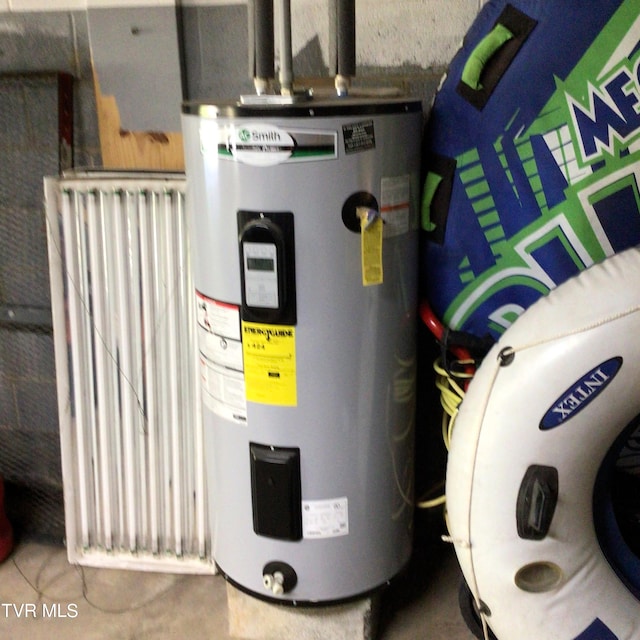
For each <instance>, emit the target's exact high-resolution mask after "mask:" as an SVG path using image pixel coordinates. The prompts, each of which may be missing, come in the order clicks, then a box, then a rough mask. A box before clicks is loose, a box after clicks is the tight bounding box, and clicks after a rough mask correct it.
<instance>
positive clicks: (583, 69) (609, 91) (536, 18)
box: [421, 0, 640, 338]
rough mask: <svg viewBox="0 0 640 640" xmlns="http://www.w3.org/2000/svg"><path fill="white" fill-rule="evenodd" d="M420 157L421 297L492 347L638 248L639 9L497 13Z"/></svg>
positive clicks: (465, 49) (453, 75) (531, 8)
mask: <svg viewBox="0 0 640 640" xmlns="http://www.w3.org/2000/svg"><path fill="white" fill-rule="evenodd" d="M424 154H425V167H426V176H425V186H424V193H423V204H422V228H423V251H422V258H421V260H422V263H421V268H422V281H423V286H424V292H423V293H424V295H425V296H426V298H427V299H428V301H429V303H430V305H431V307H432V309H433V310H434V312H435V313H436V315H437V316H439V317H440V318H441V319H442V321H443V322H444V324H445V325H447V326H448V327H450V328H451V329H455V330H460V331H466V332H468V333H470V334H472V335H475V336H479V337H484V336H486V335H487V334H489V335H491V336H492V337H494V338H496V337H498V336H499V335H500V334H501V333H502V332H503V331H504V330H505V329H506V328H507V327H508V326H509V325H510V324H511V323H512V322H513V321H514V320H515V319H516V318H517V317H518V315H519V314H520V313H521V312H522V311H523V310H524V309H526V308H527V307H528V306H530V305H531V304H532V303H533V302H534V301H535V300H536V299H537V298H539V297H540V296H542V295H544V294H546V293H548V292H549V291H550V290H551V289H553V288H554V287H556V286H557V285H558V284H560V283H561V282H562V281H564V280H566V279H567V278H569V277H570V276H572V275H574V274H576V273H578V272H579V271H581V270H583V269H585V268H587V267H588V266H590V265H592V264H594V263H596V262H600V261H602V260H603V259H605V258H606V257H608V256H610V255H612V254H614V253H617V252H619V251H621V250H623V249H626V248H628V247H630V246H634V245H636V244H639V243H640V186H639V183H640V2H638V0H623V1H621V0H598V2H584V0H511V2H504V0H490V1H489V2H488V3H487V4H486V5H485V6H484V8H483V9H482V11H481V12H480V14H479V15H478V17H477V19H476V20H475V22H474V24H473V25H472V27H471V29H470V31H469V32H468V34H467V36H466V38H465V41H464V44H463V46H462V48H461V50H460V51H459V52H458V53H457V55H456V56H455V58H454V59H453V61H452V63H451V65H450V68H449V71H448V73H447V77H446V79H445V81H444V82H443V85H442V87H441V89H440V90H439V92H438V94H437V96H436V99H435V102H434V105H433V109H432V111H431V113H430V117H429V122H428V125H427V130H426V134H425V151H424Z"/></svg>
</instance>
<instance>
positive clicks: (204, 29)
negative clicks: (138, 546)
mask: <svg viewBox="0 0 640 640" xmlns="http://www.w3.org/2000/svg"><path fill="white" fill-rule="evenodd" d="M481 4H482V2H481V0H446V2H445V1H443V0H357V1H356V13H357V33H356V41H357V54H356V63H357V82H362V83H364V84H386V85H388V84H396V85H400V86H402V87H404V88H405V90H407V91H408V92H409V93H411V94H412V95H415V96H419V97H421V98H422V100H423V102H424V105H425V108H428V105H429V104H430V103H431V100H432V98H433V95H434V92H435V90H436V87H437V85H438V83H439V81H440V78H441V76H442V74H443V72H444V70H445V68H446V65H447V63H448V61H449V60H450V59H451V58H452V56H453V55H454V53H455V52H456V50H457V48H458V46H459V44H460V43H461V41H462V38H463V36H464V33H465V32H466V30H467V29H468V27H469V25H470V24H471V22H472V20H473V19H474V17H475V15H476V14H477V12H478V10H479V9H480V7H481ZM291 5H292V35H293V54H294V74H295V76H296V77H300V78H311V77H318V76H320V77H325V76H326V77H327V78H328V73H329V69H330V68H331V67H332V56H333V54H332V49H333V43H332V31H331V29H330V27H329V16H330V11H329V3H328V0H293V1H292V2H291ZM125 9H126V12H125ZM127 12H128V13H127ZM96 16H99V17H100V18H99V19H100V20H107V21H108V20H110V18H111V17H112V18H113V20H114V21H115V20H117V21H119V22H120V23H123V21H125V22H126V21H127V20H129V19H130V20H131V25H130V26H129V25H126V24H125V28H124V29H123V30H122V33H123V34H124V35H123V36H122V38H123V39H122V41H116V42H113V43H112V46H113V49H114V50H115V51H118V50H119V49H120V50H121V53H122V55H120V57H119V59H118V60H117V64H115V65H114V68H112V69H109V68H98V69H97V72H98V75H99V76H100V81H101V85H102V88H103V89H104V88H105V87H107V88H112V89H113V91H114V93H115V94H116V95H115V98H116V101H117V103H118V105H119V106H120V107H121V108H122V111H123V113H130V114H133V115H131V116H130V120H131V121H130V122H127V123H126V124H127V128H130V129H136V128H137V127H139V128H142V129H145V128H147V122H146V121H145V119H144V118H143V117H141V118H139V122H136V115H135V114H141V115H145V114H146V109H145V100H146V101H147V103H146V104H150V102H149V101H153V102H154V103H159V104H161V105H163V108H164V111H163V110H162V109H161V110H160V116H159V120H160V121H159V122H158V123H154V124H156V125H157V126H155V128H156V129H160V130H163V118H164V124H166V128H165V129H164V130H172V129H173V128H174V126H175V124H174V123H175V122H176V114H177V112H178V111H179V104H176V103H177V101H178V100H177V99H176V98H175V78H174V79H171V81H169V79H168V78H166V77H164V75H163V73H162V70H161V69H160V70H159V69H158V68H157V59H158V58H160V57H161V56H160V55H159V53H160V52H159V51H158V48H160V47H163V42H162V40H158V39H155V40H153V39H149V40H146V41H145V40H144V35H145V31H144V25H143V28H142V29H141V28H139V21H140V19H141V18H140V17H139V16H147V17H149V18H150V19H151V17H153V19H154V20H156V22H155V23H153V24H165V21H175V31H176V33H178V34H179V35H180V36H181V39H182V49H181V50H182V54H183V60H181V61H175V62H176V65H178V62H181V68H182V72H183V78H182V86H181V87H180V88H179V89H180V91H182V98H183V99H196V100H219V99H229V98H235V97H237V96H238V95H239V94H240V93H247V92H252V91H253V87H252V82H251V79H250V78H249V73H248V62H247V60H248V44H247V42H248V38H247V5H246V1H243V0H183V1H182V2H178V0H0V155H1V157H2V162H0V304H23V305H32V306H38V307H46V306H48V305H49V304H50V299H49V289H48V273H47V266H46V265H47V260H46V241H45V226H44V215H43V211H42V204H41V203H42V178H43V176H44V175H51V174H55V173H57V171H58V166H57V148H56V145H57V137H56V136H57V130H56V128H57V120H56V116H55V113H56V96H55V84H54V83H51V82H48V81H46V80H42V79H40V80H34V78H33V77H29V76H27V75H25V74H30V73H34V72H43V71H65V72H68V73H71V74H72V75H73V76H74V82H75V84H74V87H75V88H74V97H75V124H74V135H75V148H74V155H75V166H77V167H97V166H100V162H101V156H100V141H99V136H98V126H97V115H96V101H95V96H94V86H93V68H92V53H94V52H92V45H95V44H96V43H95V42H93V43H92V37H91V32H92V21H93V25H94V26H95V25H96V24H97V23H96V20H97V18H96ZM134 16H135V17H134ZM158 21H160V22H158ZM167 26H171V27H172V26H173V25H167ZM163 33H164V31H163ZM167 33H168V34H171V33H172V29H171V28H168V29H167ZM136 35H140V37H141V38H142V40H138V41H136V44H135V46H134V44H133V40H131V38H132V37H134V36H136ZM114 37H116V38H119V37H120V36H114ZM163 37H165V38H170V37H171V36H170V35H165V36H163ZM145 42H152V43H153V44H151V45H149V46H150V47H151V48H150V49H139V48H136V47H140V46H141V44H140V43H142V45H144V44H145ZM168 44H170V45H171V47H173V48H175V50H176V51H178V49H179V48H178V47H177V46H176V43H175V42H170V43H168ZM110 47H111V45H109V48H110ZM154 47H155V53H156V54H158V55H154ZM141 52H142V53H141ZM162 53H163V54H164V53H166V52H162ZM176 55H177V54H176ZM147 70H148V73H149V74H152V76H153V79H154V82H153V83H152V84H153V86H154V88H157V91H158V93H154V92H153V91H151V92H148V95H147V94H146V93H145V92H142V95H141V91H140V82H139V78H140V74H145V73H146V72H147ZM116 75H117V78H116ZM115 79H117V82H110V80H115ZM169 85H171V86H169ZM163 92H164V93H163ZM107 93H108V90H107ZM166 95H170V96H172V97H171V98H170V99H165V98H164V97H163V96H166ZM57 433H58V422H57V407H56V399H55V371H54V365H53V346H52V340H51V336H50V335H48V334H46V333H42V332H30V331H24V330H22V329H20V328H16V327H6V326H5V327H1V328H0V475H4V476H5V477H6V479H7V480H8V481H9V485H10V486H9V495H8V502H9V504H10V503H11V494H10V491H11V487H13V488H14V491H15V492H16V493H18V494H19V501H20V502H21V505H22V507H23V508H22V511H23V513H22V515H20V514H17V515H16V517H17V518H20V519H21V520H22V524H23V525H24V528H25V532H26V533H35V534H36V535H40V534H45V535H48V536H50V537H53V538H56V539H62V536H63V530H62V523H63V514H62V510H63V507H62V497H61V496H62V493H61V488H62V480H61V473H60V466H59V445H58V437H57ZM25 505H28V508H26V507H25ZM25 509H26V511H28V512H29V514H30V515H29V517H27V516H25V513H24V511H25ZM52 509H53V510H56V512H57V513H56V514H55V515H56V517H54V518H52V517H51V515H52V514H51V510H52ZM52 522H53V526H49V525H51V523H52ZM47 523H48V524H47Z"/></svg>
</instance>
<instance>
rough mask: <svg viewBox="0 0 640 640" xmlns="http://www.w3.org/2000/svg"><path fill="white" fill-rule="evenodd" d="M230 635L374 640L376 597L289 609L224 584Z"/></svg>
mask: <svg viewBox="0 0 640 640" xmlns="http://www.w3.org/2000/svg"><path fill="white" fill-rule="evenodd" d="M227 607H228V614H229V635H230V636H231V637H232V638H243V639H244V640H374V638H375V636H376V633H377V626H378V617H379V610H380V602H379V597H376V596H373V597H369V598H364V599H362V600H356V601H353V602H349V603H346V604H340V605H332V606H326V607H325V606H317V607H292V606H283V605H277V604H270V603H268V602H265V601H263V600H259V599H257V598H254V597H252V596H250V595H247V594H246V593H243V592H242V591H239V590H238V589H236V588H235V587H233V586H232V585H230V584H227Z"/></svg>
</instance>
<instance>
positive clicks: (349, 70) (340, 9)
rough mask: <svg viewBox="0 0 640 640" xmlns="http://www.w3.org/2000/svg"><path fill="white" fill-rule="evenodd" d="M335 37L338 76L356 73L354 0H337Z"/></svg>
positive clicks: (350, 75) (348, 75) (349, 75)
mask: <svg viewBox="0 0 640 640" xmlns="http://www.w3.org/2000/svg"><path fill="white" fill-rule="evenodd" d="M336 39H337V49H338V68H337V72H338V75H340V76H345V77H353V76H355V75H356V3H355V0H337V5H336Z"/></svg>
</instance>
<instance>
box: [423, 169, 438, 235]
mask: <svg viewBox="0 0 640 640" xmlns="http://www.w3.org/2000/svg"><path fill="white" fill-rule="evenodd" d="M441 182H442V176H440V175H438V174H437V173H433V172H431V171H430V172H429V173H427V177H426V178H425V181H424V189H423V195H422V210H421V214H422V215H421V224H422V228H423V229H424V230H425V231H433V230H434V229H435V228H436V225H435V224H434V223H433V222H432V220H431V203H432V202H433V198H434V196H435V195H436V191H437V190H438V187H439V186H440V183H441Z"/></svg>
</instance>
